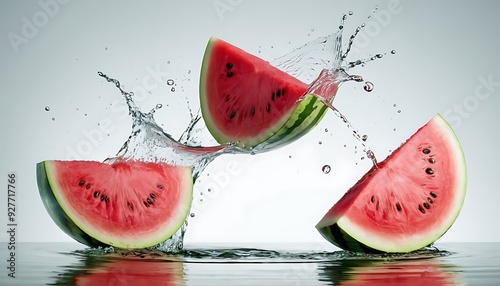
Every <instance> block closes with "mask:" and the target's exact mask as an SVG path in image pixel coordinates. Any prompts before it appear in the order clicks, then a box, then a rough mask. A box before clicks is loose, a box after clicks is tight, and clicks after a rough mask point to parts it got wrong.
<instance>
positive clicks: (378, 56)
mask: <svg viewBox="0 0 500 286" xmlns="http://www.w3.org/2000/svg"><path fill="white" fill-rule="evenodd" d="M375 56H376V57H377V58H378V59H381V58H382V57H383V56H384V55H382V54H376V55H375Z"/></svg>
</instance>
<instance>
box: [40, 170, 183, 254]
mask: <svg viewBox="0 0 500 286" xmlns="http://www.w3.org/2000/svg"><path fill="white" fill-rule="evenodd" d="M37 176H38V187H39V191H40V195H41V197H42V200H43V202H44V205H45V207H46V208H47V210H48V212H49V214H50V215H51V217H52V219H53V220H54V221H55V222H56V224H57V225H58V226H59V227H60V228H61V229H62V230H63V231H65V232H66V233H67V234H68V235H70V236H71V237H73V238H74V239H76V240H77V241H79V242H81V243H84V244H87V245H89V246H94V247H95V246H100V245H111V246H114V247H119V248H144V247H149V246H153V245H156V244H158V243H160V242H163V241H165V240H167V239H168V238H170V237H171V236H172V235H173V234H174V233H175V232H176V231H177V230H178V229H179V228H180V227H181V226H182V224H183V223H184V221H185V219H186V217H187V214H188V212H189V209H190V205H191V199H192V187H193V182H192V180H193V179H192V176H191V169H190V168H189V167H176V166H171V165H168V164H164V163H158V164H156V163H146V162H141V161H117V162H115V163H112V164H107V163H101V162H94V161H44V162H41V163H39V164H38V165H37Z"/></svg>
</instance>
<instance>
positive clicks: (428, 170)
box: [425, 168, 434, 175]
mask: <svg viewBox="0 0 500 286" xmlns="http://www.w3.org/2000/svg"><path fill="white" fill-rule="evenodd" d="M425 172H426V173H427V174H429V175H432V174H434V171H433V170H432V169H431V168H427V169H425Z"/></svg>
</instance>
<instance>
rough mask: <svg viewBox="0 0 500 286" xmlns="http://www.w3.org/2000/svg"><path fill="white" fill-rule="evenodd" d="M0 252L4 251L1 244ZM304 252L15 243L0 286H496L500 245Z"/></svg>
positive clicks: (302, 248) (299, 248) (296, 248)
mask: <svg viewBox="0 0 500 286" xmlns="http://www.w3.org/2000/svg"><path fill="white" fill-rule="evenodd" d="M2 249H7V246H6V245H5V244H3V245H2ZM314 249H318V247H317V246H315V245H313V244H311V245H306V244H300V245H299V244H292V245H286V246H284V245H270V244H269V245H259V247H258V248H254V247H252V248H241V247H238V248H234V247H224V246H223V245H219V246H214V245H207V246H201V245H187V246H186V249H185V250H184V251H183V252H181V253H177V254H166V253H163V252H159V251H158V252H157V251H134V252H132V251H123V250H121V251H119V250H114V249H90V248H87V247H86V246H83V245H81V244H78V243H20V244H18V245H17V248H16V250H17V252H16V273H15V276H16V278H11V277H8V273H9V271H8V270H7V269H6V267H5V266H6V262H5V260H6V259H4V258H7V252H6V251H2V256H3V257H2V261H4V262H3V265H5V266H4V267H2V274H1V275H2V276H1V278H0V285H426V286H430V285H497V283H498V281H500V243H441V244H440V243H438V244H436V247H435V248H429V249H426V250H423V251H419V252H416V253H411V254H404V255H394V254H391V255H388V254H378V255H367V254H355V253H350V252H346V251H324V250H314Z"/></svg>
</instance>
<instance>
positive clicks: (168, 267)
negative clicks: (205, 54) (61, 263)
mask: <svg viewBox="0 0 500 286" xmlns="http://www.w3.org/2000/svg"><path fill="white" fill-rule="evenodd" d="M162 258H163V259H155V254H154V253H150V254H145V253H138V254H132V253H131V254H129V255H121V254H117V253H113V254H108V255H105V256H103V255H86V256H83V257H82V259H81V260H80V263H78V264H77V265H70V266H65V267H64V269H65V272H64V273H62V274H59V275H58V276H57V278H56V281H55V282H54V283H50V284H49V285H116V286H117V285H148V286H153V285H183V279H184V277H183V275H184V269H183V263H182V262H180V261H169V260H167V259H165V258H166V257H165V256H164V255H162Z"/></svg>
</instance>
